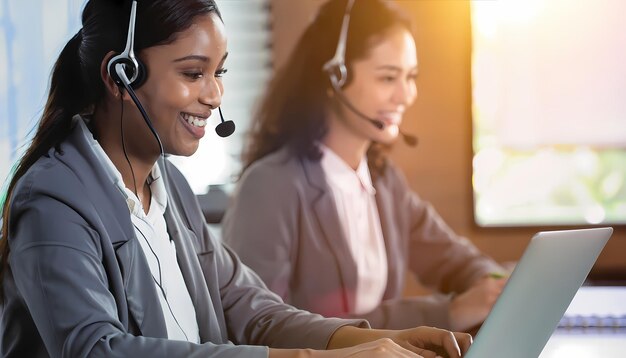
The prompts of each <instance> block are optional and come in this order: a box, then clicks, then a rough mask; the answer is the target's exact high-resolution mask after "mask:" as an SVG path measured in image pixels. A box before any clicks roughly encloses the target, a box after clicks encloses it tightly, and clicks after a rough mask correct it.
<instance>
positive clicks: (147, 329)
mask: <svg viewBox="0 0 626 358" xmlns="http://www.w3.org/2000/svg"><path fill="white" fill-rule="evenodd" d="M69 142H70V143H71V145H69V146H66V147H64V148H63V149H64V150H65V151H66V152H67V153H66V155H68V156H70V157H71V158H72V160H68V161H67V162H66V165H68V166H69V167H71V168H73V169H74V170H75V171H77V172H81V173H85V174H84V175H86V176H87V175H90V177H86V178H85V180H84V184H85V187H86V188H87V190H86V192H87V195H88V201H89V202H91V203H98V205H99V207H98V210H96V211H97V212H98V213H99V214H100V217H99V219H100V223H99V225H100V226H101V227H104V228H106V232H107V234H108V235H109V240H110V241H111V245H112V246H113V249H114V250H115V256H116V259H117V265H118V267H119V270H120V271H119V273H120V274H121V276H122V277H121V280H122V282H121V285H122V286H123V289H124V293H122V292H113V293H114V294H115V295H116V296H117V295H119V296H120V297H119V298H120V299H123V294H124V295H125V296H126V297H125V298H126V303H127V305H128V306H127V307H128V311H129V312H130V314H131V315H132V317H133V319H134V320H135V323H136V324H137V327H138V328H139V330H140V332H141V334H142V335H144V336H148V337H157V338H166V337H167V328H166V326H165V319H164V318H163V313H162V310H161V305H160V304H159V299H158V296H157V292H156V288H155V287H154V282H153V281H152V280H151V279H149V278H151V277H152V276H151V275H152V274H151V273H150V267H149V266H148V262H147V261H146V258H145V256H144V255H142V254H141V247H140V246H139V243H138V242H137V239H136V237H135V231H134V228H133V226H132V222H131V219H130V213H129V211H128V207H127V204H126V202H125V200H124V197H123V195H122V194H121V193H120V191H119V189H118V188H117V186H116V184H115V183H114V182H113V181H112V179H111V177H110V175H109V174H108V172H107V171H106V170H105V169H104V168H103V167H102V164H101V163H100V161H99V160H98V159H97V157H96V156H95V154H94V153H93V150H92V148H91V147H90V144H89V143H88V142H87V140H86V139H85V136H84V135H83V133H82V132H81V131H80V130H79V128H78V124H75V127H74V128H73V130H72V133H71V134H70V138H69ZM60 160H63V157H60ZM111 264H113V263H111ZM112 272H114V271H112ZM116 279H117V276H115V275H114V276H112V278H111V281H112V282H111V287H112V289H114V291H116V290H115V289H117V288H118V287H119V281H117V280H116ZM116 286H117V287H116ZM120 290H121V289H120ZM118 309H120V313H119V315H120V321H122V323H123V324H127V325H128V327H129V328H130V324H129V322H128V316H127V314H126V312H124V309H125V307H124V306H123V305H118Z"/></svg>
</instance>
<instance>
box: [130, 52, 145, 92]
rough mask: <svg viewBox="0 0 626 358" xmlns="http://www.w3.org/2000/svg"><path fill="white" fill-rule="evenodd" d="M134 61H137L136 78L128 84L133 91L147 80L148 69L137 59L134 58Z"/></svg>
mask: <svg viewBox="0 0 626 358" xmlns="http://www.w3.org/2000/svg"><path fill="white" fill-rule="evenodd" d="M135 60H136V61H137V64H138V65H139V68H138V69H137V70H138V72H137V78H136V79H135V80H134V81H133V82H132V83H131V84H130V85H131V87H133V89H137V88H139V87H141V85H143V84H144V82H146V79H147V78H148V68H147V67H146V65H144V64H143V62H141V60H140V59H139V58H136V57H135Z"/></svg>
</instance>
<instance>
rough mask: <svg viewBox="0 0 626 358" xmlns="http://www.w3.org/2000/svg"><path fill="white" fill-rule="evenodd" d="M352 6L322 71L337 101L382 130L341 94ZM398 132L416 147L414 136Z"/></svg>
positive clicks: (345, 14) (346, 71)
mask: <svg viewBox="0 0 626 358" xmlns="http://www.w3.org/2000/svg"><path fill="white" fill-rule="evenodd" d="M352 5H354V0H348V4H347V5H346V12H345V13H344V15H343V22H342V23H341V32H340V33H339V42H338V43H337V49H336V50H335V55H334V56H333V58H331V59H330V60H329V61H328V62H326V63H325V64H324V67H323V70H324V71H325V72H326V73H328V77H329V78H330V84H331V86H332V88H333V91H334V92H335V94H336V95H337V98H338V99H339V101H340V102H341V103H342V104H343V105H344V106H346V107H347V108H348V109H349V110H351V111H352V112H354V114H356V115H357V116H359V117H361V118H362V119H365V120H366V121H368V122H370V123H371V124H372V125H373V126H374V127H376V128H378V129H380V130H382V129H384V128H385V124H384V123H383V122H381V121H379V120H377V119H373V118H370V117H368V116H366V115H365V114H363V112H361V111H359V110H358V109H356V107H354V106H353V105H352V103H350V101H349V100H348V99H347V98H346V96H344V94H343V92H342V91H341V87H343V85H344V84H345V83H346V80H347V78H348V70H347V68H346V42H347V39H348V27H349V26H350V11H351V10H352ZM398 132H399V133H400V135H402V139H403V140H404V142H405V143H406V144H407V145H409V146H411V147H414V146H416V145H417V137H416V136H414V135H411V134H408V133H404V132H402V130H400V129H399V128H398Z"/></svg>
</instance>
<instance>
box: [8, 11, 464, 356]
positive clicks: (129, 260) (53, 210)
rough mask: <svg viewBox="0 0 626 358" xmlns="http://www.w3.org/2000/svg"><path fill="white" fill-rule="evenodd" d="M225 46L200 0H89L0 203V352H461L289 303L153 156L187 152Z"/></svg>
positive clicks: (208, 104)
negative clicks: (211, 227)
mask: <svg viewBox="0 0 626 358" xmlns="http://www.w3.org/2000/svg"><path fill="white" fill-rule="evenodd" d="M129 14H130V17H129V16H128V15H129ZM129 18H130V21H128V19H129ZM135 20H136V22H135ZM135 23H136V26H135ZM127 27H128V31H126V30H125V29H126V28H127ZM124 41H126V46H125V48H124V46H123V45H124ZM122 50H123V51H122ZM118 51H122V52H121V53H120V52H118ZM226 54H227V52H226V37H225V33H224V26H223V23H222V21H221V17H220V14H219V11H218V10H217V7H216V6H215V4H214V3H213V1H212V0H153V1H150V2H146V1H141V2H140V3H139V5H137V2H136V1H111V0H90V1H88V2H87V4H86V6H85V8H84V11H83V27H82V28H81V30H79V32H78V33H77V34H76V35H75V36H74V37H73V38H72V39H71V40H70V41H69V42H68V43H67V45H66V46H65V47H64V49H63V50H62V52H61V54H60V56H59V59H58V60H57V62H56V64H55V67H54V70H53V73H52V81H51V85H50V94H49V97H48V101H47V104H46V107H45V109H44V112H43V116H42V119H41V121H40V123H39V126H38V128H37V131H36V133H35V136H34V139H33V141H32V143H31V145H30V146H29V148H28V149H27V151H26V153H25V154H24V156H23V157H22V158H21V160H20V162H19V163H18V166H17V170H16V172H15V174H14V175H13V177H12V179H11V181H10V183H9V187H8V198H9V199H8V200H7V201H6V203H4V206H3V211H2V215H3V220H2V223H3V224H2V237H3V238H4V239H3V240H2V241H1V244H0V245H1V247H0V249H1V252H2V272H1V274H2V275H1V276H0V277H1V280H2V281H1V288H2V314H1V318H0V330H1V331H0V332H1V334H2V339H1V340H0V354H1V355H2V356H12V357H48V356H51V357H87V356H89V357H135V356H136V357H157V356H162V357H267V356H270V357H301V356H311V357H343V356H348V355H350V356H354V357H383V356H397V357H418V356H420V357H421V356H425V357H433V356H434V355H435V352H439V351H445V352H447V354H449V355H450V356H452V357H460V355H461V354H462V352H464V351H466V350H467V347H468V345H469V344H470V341H471V338H470V337H469V336H468V335H464V334H458V333H457V334H453V333H451V332H447V331H444V330H436V329H432V328H424V327H421V328H414V329H410V330H403V331H379V330H370V329H364V328H367V322H365V321H363V320H341V319H325V318H323V317H321V316H319V315H315V314H311V313H309V312H305V311H300V310H297V309H295V308H294V307H292V306H289V305H287V304H285V303H283V302H282V300H281V299H280V298H279V297H278V296H276V295H275V294H273V293H271V292H270V291H268V290H267V289H266V288H265V287H264V285H263V283H262V282H261V280H260V279H259V278H258V276H256V275H255V274H254V272H252V271H251V270H250V269H248V268H247V267H246V266H244V265H242V264H241V262H240V261H239V260H238V258H237V256H236V255H235V254H234V253H233V252H232V251H231V250H229V249H227V248H225V247H224V246H222V245H221V244H220V243H218V242H217V241H215V240H214V239H213V238H212V237H211V236H210V235H209V233H208V231H207V228H206V225H205V223H204V221H203V217H202V214H201V211H200V208H199V206H198V203H197V201H196V198H195V196H194V195H193V193H192V191H191V189H190V187H189V185H188V184H187V182H186V181H185V179H184V178H183V177H182V175H181V174H180V172H178V171H177V170H176V169H175V168H174V167H173V166H172V165H171V164H170V163H169V162H168V161H167V160H166V159H165V158H164V153H171V154H175V155H191V154H192V153H193V152H194V151H195V150H196V148H197V146H198V141H199V139H200V138H201V137H202V136H203V135H204V130H205V129H204V128H205V125H206V124H207V119H208V117H209V115H210V113H211V111H212V110H214V109H216V108H218V107H219V105H220V102H221V95H222V92H223V86H222V82H221V75H222V74H223V73H224V72H225V71H226V70H225V69H224V61H225V59H226ZM135 55H136V56H135ZM139 60H141V61H143V62H142V64H140V63H139V62H138V61H139ZM135 90H136V93H135ZM142 104H143V106H142ZM224 128H225V129H224ZM228 131H229V128H228V127H220V133H221V134H228V133H227V132H228ZM131 138H132V139H131ZM361 343H363V344H361ZM358 344H361V345H358ZM269 347H272V348H269ZM302 348H305V349H307V350H302ZM327 348H332V349H334V348H337V349H336V350H329V351H324V352H320V351H318V350H324V349H327Z"/></svg>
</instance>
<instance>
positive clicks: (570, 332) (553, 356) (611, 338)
mask: <svg viewBox="0 0 626 358" xmlns="http://www.w3.org/2000/svg"><path fill="white" fill-rule="evenodd" d="M583 357H584V358H600V357H602V358H613V357H615V358H618V357H626V329H624V328H621V329H607V328H602V329H600V328H587V329H582V328H576V329H561V328H559V329H557V330H556V331H555V332H554V333H553V334H552V337H550V340H549V341H548V343H547V344H546V346H545V347H544V349H543V351H542V352H541V355H540V356H539V358H583Z"/></svg>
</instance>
